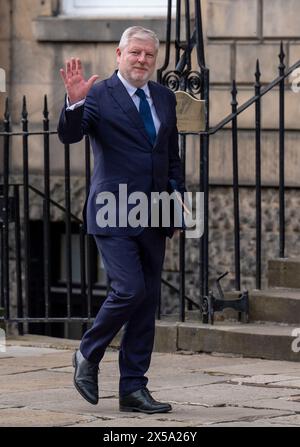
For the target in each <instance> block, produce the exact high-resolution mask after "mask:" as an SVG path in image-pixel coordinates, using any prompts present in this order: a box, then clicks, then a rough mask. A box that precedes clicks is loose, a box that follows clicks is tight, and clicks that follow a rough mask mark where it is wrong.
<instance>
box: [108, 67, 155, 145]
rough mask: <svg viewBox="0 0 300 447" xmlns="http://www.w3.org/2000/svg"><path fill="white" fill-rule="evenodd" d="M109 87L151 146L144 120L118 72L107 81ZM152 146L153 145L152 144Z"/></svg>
mask: <svg viewBox="0 0 300 447" xmlns="http://www.w3.org/2000/svg"><path fill="white" fill-rule="evenodd" d="M107 85H108V87H109V89H110V93H111V95H112V96H113V98H114V99H115V101H116V102H117V103H118V104H119V106H120V107H121V109H122V110H123V112H124V113H125V115H126V116H128V118H129V119H130V120H131V121H132V123H133V124H134V126H135V127H136V128H137V129H138V130H139V131H140V132H141V133H142V134H143V135H144V137H145V138H146V139H147V141H148V142H149V143H150V144H151V142H150V138H149V136H148V134H147V132H146V129H145V126H144V123H143V120H142V118H141V116H140V114H139V112H138V110H137V108H136V106H135V104H134V102H133V101H132V98H131V97H130V95H129V94H128V92H127V90H126V88H125V87H124V85H123V84H122V82H121V81H120V79H119V78H118V76H117V74H116V72H115V73H114V74H113V76H112V77H111V78H109V79H108V80H107ZM151 146H152V144H151Z"/></svg>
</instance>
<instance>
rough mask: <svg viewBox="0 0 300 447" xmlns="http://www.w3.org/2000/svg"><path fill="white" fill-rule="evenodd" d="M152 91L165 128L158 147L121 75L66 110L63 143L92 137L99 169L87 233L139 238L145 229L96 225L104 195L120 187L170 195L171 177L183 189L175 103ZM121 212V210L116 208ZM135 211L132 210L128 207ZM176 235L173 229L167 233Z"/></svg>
mask: <svg viewBox="0 0 300 447" xmlns="http://www.w3.org/2000/svg"><path fill="white" fill-rule="evenodd" d="M149 90H150V94H151V97H152V99H153V102H154V106H155V109H156V112H157V114H158V116H159V119H160V121H161V126H160V129H159V132H158V135H157V137H156V141H155V143H154V146H153V145H152V144H151V142H150V139H149V137H148V135H147V132H146V130H145V127H144V124H143V121H142V119H141V116H140V114H139V112H138V110H137V108H136V106H135V104H134V102H133V101H132V99H131V97H130V95H129V94H128V92H127V90H126V88H125V87H124V85H123V84H122V82H121V81H120V79H119V78H118V76H117V72H115V73H114V74H113V76H112V77H111V78H109V79H106V80H103V81H101V82H98V83H96V84H94V85H93V87H92V88H91V89H90V91H89V93H88V95H87V97H86V101H85V103H84V105H83V106H81V107H78V108H76V109H75V110H74V111H66V106H65V107H64V108H63V110H62V113H61V116H60V120H59V124H58V135H59V138H60V140H61V141H62V143H64V144H71V143H76V142H78V141H80V140H81V139H82V138H83V136H84V135H85V134H88V135H89V138H90V141H91V146H92V149H93V154H94V171H93V175H92V179H91V186H90V191H89V195H88V199H87V202H86V204H85V208H84V219H85V222H86V227H87V232H88V233H90V234H102V235H119V236H124V235H137V234H139V233H140V232H141V231H142V228H141V227H137V228H132V227H130V226H129V227H120V228H118V227H116V228H111V227H103V228H100V227H99V226H98V225H97V223H96V213H97V210H98V209H99V207H100V206H101V205H97V204H96V197H97V195H98V194H99V193H100V192H103V191H110V192H113V193H114V194H115V196H116V198H117V196H118V188H119V184H120V183H126V184H127V188H128V194H130V193H132V192H134V191H143V192H144V193H146V194H147V196H148V197H150V193H151V191H157V192H162V191H167V188H168V179H169V178H172V179H174V180H175V181H176V182H177V185H178V189H179V190H180V191H184V184H183V176H182V166H181V160H180V157H179V149H178V132H177V127H176V110H175V106H176V99H175V95H174V93H173V92H172V91H171V90H169V89H168V88H166V87H164V86H162V85H160V84H158V83H156V82H153V81H149ZM117 209H118V207H117ZM128 210H130V206H128ZM162 231H165V233H166V234H167V235H168V236H169V237H171V236H172V235H173V229H172V228H167V229H165V228H164V229H162Z"/></svg>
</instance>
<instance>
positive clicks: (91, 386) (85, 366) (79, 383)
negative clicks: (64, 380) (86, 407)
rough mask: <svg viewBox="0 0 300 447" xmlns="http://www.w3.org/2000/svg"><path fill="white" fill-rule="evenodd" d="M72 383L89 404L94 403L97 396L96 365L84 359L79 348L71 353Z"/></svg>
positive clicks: (97, 369)
mask: <svg viewBox="0 0 300 447" xmlns="http://www.w3.org/2000/svg"><path fill="white" fill-rule="evenodd" d="M73 366H74V368H75V372H74V385H75V388H76V390H77V391H78V392H79V393H80V394H81V396H82V397H84V399H86V400H87V401H88V402H89V403H90V404H93V405H96V404H97V403H98V400H99V396H98V371H99V368H98V365H97V364H96V363H92V362H90V361H88V360H86V359H85V358H84V357H83V355H82V354H81V352H80V351H79V350H76V351H75V353H74V354H73Z"/></svg>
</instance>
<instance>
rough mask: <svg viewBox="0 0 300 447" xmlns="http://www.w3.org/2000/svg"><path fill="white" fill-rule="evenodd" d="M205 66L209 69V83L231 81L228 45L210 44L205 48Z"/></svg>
mask: <svg viewBox="0 0 300 447" xmlns="http://www.w3.org/2000/svg"><path fill="white" fill-rule="evenodd" d="M206 65H207V67H208V68H209V69H210V82H212V83H221V82H222V83H223V82H230V80H231V46H230V44H223V43H220V44H211V43H208V44H207V46H206Z"/></svg>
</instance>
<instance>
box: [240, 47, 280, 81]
mask: <svg viewBox="0 0 300 447" xmlns="http://www.w3.org/2000/svg"><path fill="white" fill-rule="evenodd" d="M278 53H279V45H278V44H277V43H276V44H263V45H262V44H258V43H238V44H237V46H236V80H237V82H249V83H251V84H252V85H253V84H254V83H255V76H254V73H255V71H256V60H257V59H259V64H260V72H261V78H260V80H261V82H270V81H272V80H273V79H275V78H276V77H277V76H278V65H279V59H278Z"/></svg>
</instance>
